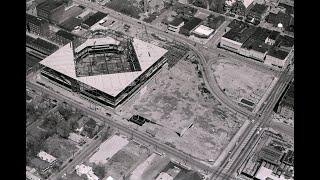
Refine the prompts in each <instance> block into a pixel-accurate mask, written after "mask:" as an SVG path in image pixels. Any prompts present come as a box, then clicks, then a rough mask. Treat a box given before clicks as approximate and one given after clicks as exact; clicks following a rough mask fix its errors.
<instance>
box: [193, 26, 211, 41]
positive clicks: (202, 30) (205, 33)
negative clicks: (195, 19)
mask: <svg viewBox="0 0 320 180" xmlns="http://www.w3.org/2000/svg"><path fill="white" fill-rule="evenodd" d="M214 31H215V30H214V29H212V28H209V27H207V26H204V25H200V26H199V27H197V28H196V29H195V30H194V31H193V32H192V33H193V34H194V35H195V36H196V37H200V38H208V37H210V36H211V35H212V34H213V33H214Z"/></svg>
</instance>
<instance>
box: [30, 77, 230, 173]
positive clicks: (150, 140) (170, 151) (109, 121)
mask: <svg viewBox="0 0 320 180" xmlns="http://www.w3.org/2000/svg"><path fill="white" fill-rule="evenodd" d="M26 84H27V87H30V88H31V89H35V90H38V91H41V92H43V93H46V94H48V95H49V96H52V97H54V98H56V99H57V100H59V101H65V102H66V103H68V104H70V105H72V106H74V107H76V108H78V109H79V110H81V111H83V112H85V113H86V114H87V115H88V116H91V117H93V118H96V119H99V120H102V121H105V122H106V124H108V125H109V126H111V127H113V128H116V129H118V130H119V131H121V132H122V133H123V134H127V135H130V136H133V137H134V138H136V139H138V140H140V141H141V142H144V143H146V144H149V145H152V146H154V147H157V150H160V152H164V153H165V154H168V155H170V156H174V157H176V158H177V159H178V160H181V161H183V160H186V159H187V163H188V164H189V165H191V166H193V167H196V168H199V169H202V170H206V171H208V172H216V170H215V169H214V168H212V167H210V166H209V165H207V164H204V163H202V162H199V161H198V160H195V158H194V157H192V156H190V155H189V154H186V153H184V152H182V151H179V150H177V149H175V148H172V147H170V146H168V145H166V144H162V143H160V142H159V140H157V139H155V138H152V137H150V136H148V135H147V134H145V133H143V132H140V131H137V130H135V129H130V128H129V127H127V126H124V125H122V124H120V123H118V122H115V120H112V119H109V118H106V117H105V116H103V115H101V114H98V113H97V112H96V111H94V110H91V109H88V108H86V107H85V106H82V105H80V104H78V103H76V102H75V101H73V100H72V99H70V98H68V97H65V96H63V95H61V94H58V93H56V92H54V91H52V90H49V89H46V88H44V87H42V86H40V85H38V84H33V83H31V82H29V81H27V82H26ZM91 146H93V145H91ZM91 146H90V147H91ZM93 150H94V148H93V147H91V148H90V149H86V150H85V151H84V152H83V153H80V154H79V155H77V156H76V157H75V160H74V161H72V163H71V164H69V165H67V167H65V168H64V169H65V170H64V171H63V172H61V173H59V175H62V174H64V173H65V172H67V170H69V169H68V168H71V167H73V166H74V165H75V164H76V163H78V162H79V163H80V162H81V159H83V158H81V157H85V156H86V155H88V153H90V152H92V151H93ZM80 156H81V157H80ZM221 175H222V176H225V177H228V175H226V174H221ZM53 177H54V178H57V177H58V176H53ZM230 178H231V177H230Z"/></svg>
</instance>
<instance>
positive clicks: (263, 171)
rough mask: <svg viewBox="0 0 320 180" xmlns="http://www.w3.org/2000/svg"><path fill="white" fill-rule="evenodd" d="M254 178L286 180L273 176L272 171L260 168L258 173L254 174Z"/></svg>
mask: <svg viewBox="0 0 320 180" xmlns="http://www.w3.org/2000/svg"><path fill="white" fill-rule="evenodd" d="M256 178H258V179H260V180H266V179H267V178H271V179H273V180H286V179H285V178H284V177H283V176H280V177H278V176H275V175H273V174H272V170H271V169H268V168H266V167H263V166H261V167H260V169H259V171H258V172H257V174H256Z"/></svg>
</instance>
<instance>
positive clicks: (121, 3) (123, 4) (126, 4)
mask: <svg viewBox="0 0 320 180" xmlns="http://www.w3.org/2000/svg"><path fill="white" fill-rule="evenodd" d="M107 6H108V7H109V8H111V9H113V10H115V11H118V12H121V13H123V14H126V15H129V16H131V17H133V18H136V19H139V18H140V16H139V13H141V12H142V11H141V10H140V9H139V8H138V7H135V6H133V2H132V1H131V0H116V1H111V2H109V3H108V4H107Z"/></svg>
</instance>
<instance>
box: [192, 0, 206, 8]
mask: <svg viewBox="0 0 320 180" xmlns="http://www.w3.org/2000/svg"><path fill="white" fill-rule="evenodd" d="M192 4H193V5H194V6H197V7H201V8H205V9H206V8H207V6H208V1H207V0H194V1H193V3H192Z"/></svg>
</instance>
